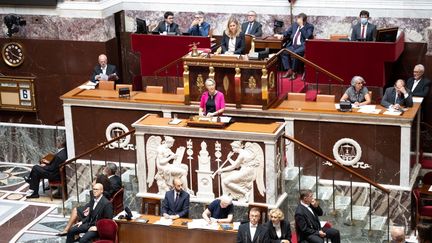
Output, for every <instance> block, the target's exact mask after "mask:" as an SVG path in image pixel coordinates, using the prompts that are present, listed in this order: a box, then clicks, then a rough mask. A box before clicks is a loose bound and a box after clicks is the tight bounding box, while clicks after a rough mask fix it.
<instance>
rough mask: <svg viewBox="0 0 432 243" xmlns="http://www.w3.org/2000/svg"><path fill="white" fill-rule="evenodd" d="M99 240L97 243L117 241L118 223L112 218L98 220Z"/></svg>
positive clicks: (113, 242) (114, 242)
mask: <svg viewBox="0 0 432 243" xmlns="http://www.w3.org/2000/svg"><path fill="white" fill-rule="evenodd" d="M96 228H97V231H98V234H99V240H97V241H95V243H107V242H110V243H116V242H117V229H118V226H117V223H116V222H115V221H114V220H112V219H101V220H99V221H97V222H96Z"/></svg>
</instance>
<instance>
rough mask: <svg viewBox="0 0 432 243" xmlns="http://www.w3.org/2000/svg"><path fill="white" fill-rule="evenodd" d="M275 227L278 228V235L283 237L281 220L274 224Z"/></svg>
mask: <svg viewBox="0 0 432 243" xmlns="http://www.w3.org/2000/svg"><path fill="white" fill-rule="evenodd" d="M273 227H274V228H275V230H276V235H277V237H278V238H281V236H282V229H281V226H280V222H279V224H273Z"/></svg>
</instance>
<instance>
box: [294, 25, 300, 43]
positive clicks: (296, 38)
mask: <svg viewBox="0 0 432 243" xmlns="http://www.w3.org/2000/svg"><path fill="white" fill-rule="evenodd" d="M299 36H300V27H299V28H298V29H297V33H296V34H295V36H294V45H297V41H298V38H299Z"/></svg>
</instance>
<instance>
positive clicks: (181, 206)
mask: <svg viewBox="0 0 432 243" xmlns="http://www.w3.org/2000/svg"><path fill="white" fill-rule="evenodd" d="M173 184H174V189H173V190H171V191H167V192H166V193H165V198H164V200H163V203H162V215H163V216H164V217H165V218H171V219H178V218H187V217H188V215H189V197H190V196H189V193H187V192H185V191H183V183H182V181H181V180H180V179H179V178H175V179H174V181H173Z"/></svg>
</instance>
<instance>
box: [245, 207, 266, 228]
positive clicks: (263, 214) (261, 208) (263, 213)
mask: <svg viewBox="0 0 432 243" xmlns="http://www.w3.org/2000/svg"><path fill="white" fill-rule="evenodd" d="M248 207H249V211H250V210H251V208H258V210H259V211H260V215H261V224H264V223H265V222H267V220H268V207H267V206H266V205H262V204H257V203H249V206H248Z"/></svg>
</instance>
